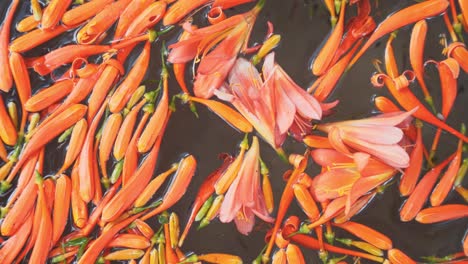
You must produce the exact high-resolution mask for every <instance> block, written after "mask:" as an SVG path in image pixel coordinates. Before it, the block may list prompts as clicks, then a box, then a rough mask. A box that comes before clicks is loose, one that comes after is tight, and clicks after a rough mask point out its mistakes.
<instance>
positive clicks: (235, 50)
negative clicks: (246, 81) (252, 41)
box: [168, 1, 264, 98]
mask: <svg viewBox="0 0 468 264" xmlns="http://www.w3.org/2000/svg"><path fill="white" fill-rule="evenodd" d="M263 4H264V1H260V2H259V3H258V4H257V5H256V6H255V7H254V8H253V9H252V10H251V11H249V12H247V13H244V14H241V15H235V16H232V17H230V18H228V19H226V20H223V21H221V22H219V23H217V24H214V25H211V26H208V27H204V28H200V29H193V28H192V27H191V25H190V23H185V24H184V29H185V30H186V31H187V32H189V33H190V37H188V38H187V39H185V40H182V41H179V42H177V43H175V44H172V45H170V46H169V49H171V52H170V53H169V57H168V61H169V62H171V63H186V62H188V61H191V60H193V59H195V62H200V65H199V66H198V70H197V76H196V78H195V83H194V87H193V89H194V93H195V95H196V96H197V97H202V98H210V97H211V96H213V93H214V91H215V90H216V89H218V88H219V87H220V86H221V85H222V84H223V82H224V80H225V79H226V76H227V75H228V74H229V71H230V70H231V69H232V67H233V66H234V63H235V62H236V58H237V55H238V54H239V52H241V51H246V50H247V42H248V39H249V36H250V32H251V31H252V27H253V25H254V22H255V20H256V18H257V15H258V13H259V12H260V10H261V9H262V7H263Z"/></svg>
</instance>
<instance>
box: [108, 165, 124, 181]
mask: <svg viewBox="0 0 468 264" xmlns="http://www.w3.org/2000/svg"><path fill="white" fill-rule="evenodd" d="M123 164H124V160H123V159H122V160H120V161H119V162H117V164H115V167H114V170H112V174H111V176H110V182H111V183H112V184H114V183H116V182H117V180H118V179H119V178H120V175H122V170H123Z"/></svg>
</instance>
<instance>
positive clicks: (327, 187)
mask: <svg viewBox="0 0 468 264" xmlns="http://www.w3.org/2000/svg"><path fill="white" fill-rule="evenodd" d="M359 178H360V176H359V174H358V173H357V172H356V171H353V170H349V169H336V170H330V171H326V172H323V173H321V174H319V175H317V176H316V177H315V178H314V179H313V181H312V186H311V190H312V193H313V194H314V197H315V198H316V199H317V201H319V202H324V201H326V200H329V199H334V198H337V197H340V196H343V195H345V194H347V193H348V192H349V190H350V189H351V187H352V186H353V184H354V182H356V181H357V180H358V179H359Z"/></svg>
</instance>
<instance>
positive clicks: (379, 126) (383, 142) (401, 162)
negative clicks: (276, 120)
mask: <svg viewBox="0 0 468 264" xmlns="http://www.w3.org/2000/svg"><path fill="white" fill-rule="evenodd" d="M413 112H414V110H413V111H410V112H396V113H392V114H384V115H379V116H375V117H370V118H365V119H360V120H350V121H343V122H336V123H328V124H323V125H319V126H317V128H318V129H319V130H321V131H324V132H327V133H328V139H329V141H330V143H331V144H332V146H333V147H334V148H335V149H336V150H338V151H340V152H342V153H345V154H350V153H352V151H351V149H352V150H354V151H353V152H355V151H358V152H364V153H368V154H370V155H372V156H374V157H375V158H377V159H379V160H381V161H383V162H385V163H387V164H388V165H390V166H392V167H394V168H406V167H408V165H409V160H410V159H409V156H408V153H407V152H406V150H405V149H404V148H403V147H402V146H401V145H399V144H398V143H399V142H400V141H401V140H402V139H403V136H404V135H403V131H402V129H401V128H399V127H397V125H399V124H401V123H403V122H404V121H405V120H406V119H407V118H409V117H410V116H411V114H412V113H413Z"/></svg>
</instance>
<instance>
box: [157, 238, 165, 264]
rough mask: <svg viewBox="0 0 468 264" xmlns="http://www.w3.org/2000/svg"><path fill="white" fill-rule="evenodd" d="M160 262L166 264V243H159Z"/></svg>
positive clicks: (159, 263)
mask: <svg viewBox="0 0 468 264" xmlns="http://www.w3.org/2000/svg"><path fill="white" fill-rule="evenodd" d="M158 264H166V249H165V248H164V243H159V244H158Z"/></svg>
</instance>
